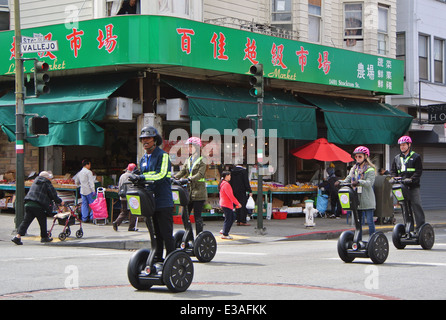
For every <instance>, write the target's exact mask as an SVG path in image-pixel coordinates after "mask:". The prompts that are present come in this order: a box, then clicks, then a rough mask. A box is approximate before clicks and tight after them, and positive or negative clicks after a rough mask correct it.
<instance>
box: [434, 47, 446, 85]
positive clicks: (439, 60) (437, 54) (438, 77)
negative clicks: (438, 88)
mask: <svg viewBox="0 0 446 320" xmlns="http://www.w3.org/2000/svg"><path fill="white" fill-rule="evenodd" d="M443 60H444V40H441V39H434V81H435V82H437V83H443V82H444V80H443V70H444V67H443Z"/></svg>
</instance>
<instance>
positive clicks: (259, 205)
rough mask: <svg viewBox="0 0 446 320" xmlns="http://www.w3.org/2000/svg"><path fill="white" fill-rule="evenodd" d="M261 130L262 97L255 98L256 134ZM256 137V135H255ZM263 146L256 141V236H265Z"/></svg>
mask: <svg viewBox="0 0 446 320" xmlns="http://www.w3.org/2000/svg"><path fill="white" fill-rule="evenodd" d="M262 129H263V95H262V97H259V98H257V130H258V131H257V132H260V131H259V130H262ZM257 136H258V134H257ZM264 147H265V145H260V140H259V139H257V228H256V232H257V233H258V234H261V235H264V234H266V228H265V227H264V226H263V175H262V170H260V167H261V166H262V164H261V163H260V158H263V155H264V150H263V148H264Z"/></svg>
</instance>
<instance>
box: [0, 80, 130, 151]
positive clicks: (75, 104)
mask: <svg viewBox="0 0 446 320" xmlns="http://www.w3.org/2000/svg"><path fill="white" fill-rule="evenodd" d="M126 80H127V78H126V77H123V76H119V77H118V76H114V75H112V76H107V77H103V76H102V77H91V76H89V77H82V78H80V77H74V78H73V77H71V78H61V79H57V80H56V79H51V82H50V88H51V92H50V93H49V94H47V95H42V96H40V97H39V98H31V99H27V100H25V114H38V115H39V116H46V117H47V118H48V120H49V134H48V135H46V136H39V137H37V138H28V139H27V141H28V142H29V143H31V144H32V145H33V146H37V147H46V146H52V145H88V146H97V147H102V146H103V144H104V129H102V128H101V127H100V126H98V125H97V124H96V123H94V122H95V121H99V120H102V119H103V118H104V117H105V112H106V101H107V99H108V97H109V96H110V95H111V94H112V93H113V92H114V91H115V90H116V89H117V88H119V87H120V86H121V85H122V84H123V83H124V81H126ZM31 91H32V90H28V95H31ZM15 122H16V119H15V94H14V92H9V93H8V94H6V95H5V96H3V97H2V98H1V99H0V126H1V128H2V130H3V132H5V133H6V135H7V136H8V139H9V141H15ZM25 126H26V127H27V126H28V117H27V118H26V119H25ZM27 134H28V135H29V133H27Z"/></svg>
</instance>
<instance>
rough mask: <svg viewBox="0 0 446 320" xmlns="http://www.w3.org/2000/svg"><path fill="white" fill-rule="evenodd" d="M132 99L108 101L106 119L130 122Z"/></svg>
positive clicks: (118, 98) (117, 98) (122, 98)
mask: <svg viewBox="0 0 446 320" xmlns="http://www.w3.org/2000/svg"><path fill="white" fill-rule="evenodd" d="M132 116H133V99H131V98H124V97H114V98H111V99H110V100H108V102H107V108H106V117H107V118H108V119H119V120H132Z"/></svg>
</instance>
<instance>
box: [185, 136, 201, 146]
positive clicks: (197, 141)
mask: <svg viewBox="0 0 446 320" xmlns="http://www.w3.org/2000/svg"><path fill="white" fill-rule="evenodd" d="M186 144H194V145H196V146H199V147H201V146H202V144H201V139H200V138H198V137H190V138H189V139H187V141H186Z"/></svg>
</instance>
